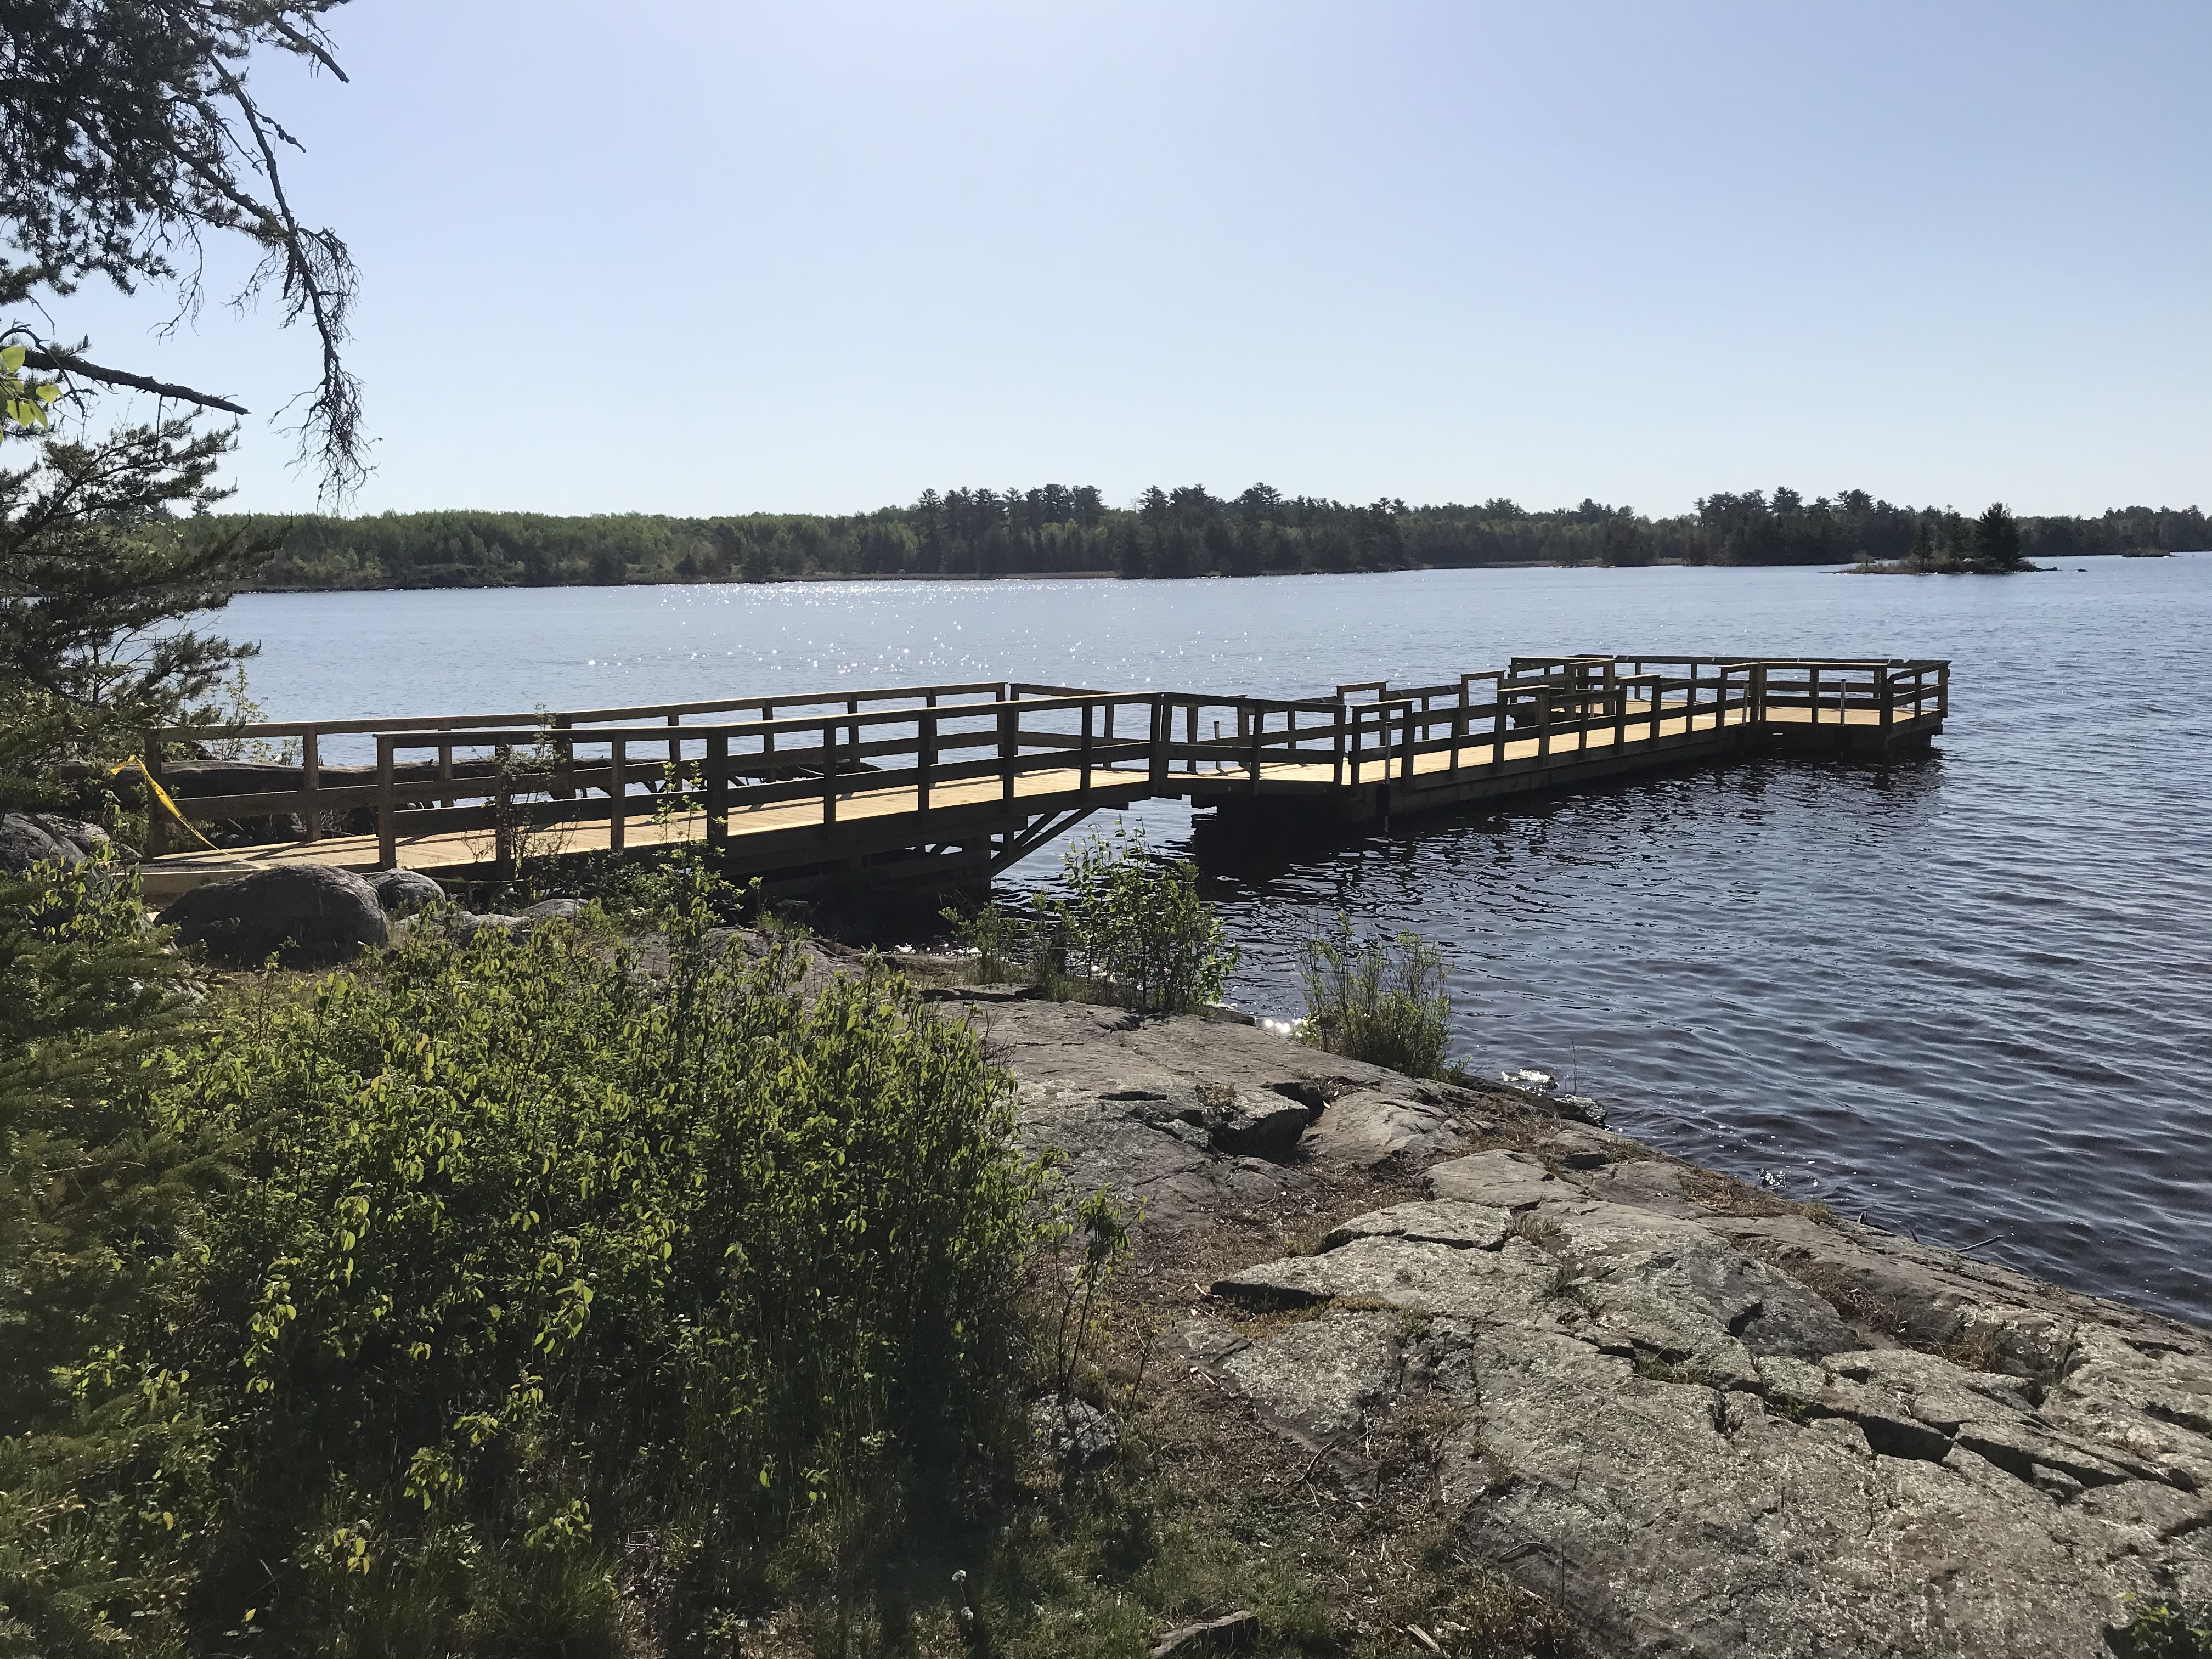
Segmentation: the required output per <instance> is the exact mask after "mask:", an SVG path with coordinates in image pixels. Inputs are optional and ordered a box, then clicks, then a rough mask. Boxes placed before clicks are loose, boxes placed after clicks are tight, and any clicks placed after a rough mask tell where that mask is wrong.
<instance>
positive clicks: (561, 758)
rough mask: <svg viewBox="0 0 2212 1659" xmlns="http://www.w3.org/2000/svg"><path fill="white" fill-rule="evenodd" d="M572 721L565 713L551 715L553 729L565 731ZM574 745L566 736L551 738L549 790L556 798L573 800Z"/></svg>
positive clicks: (574, 790)
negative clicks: (550, 782) (550, 783)
mask: <svg viewBox="0 0 2212 1659" xmlns="http://www.w3.org/2000/svg"><path fill="white" fill-rule="evenodd" d="M573 724H574V722H573V721H572V720H569V718H568V716H567V715H566V714H556V715H554V716H553V729H554V730H555V731H556V732H566V731H567V730H568V728H569V726H571V725H573ZM575 764H576V745H575V744H573V743H571V742H569V741H568V738H554V739H553V787H552V789H551V790H550V793H551V795H552V797H553V799H556V800H574V799H575V798H576V784H575V776H574V772H575Z"/></svg>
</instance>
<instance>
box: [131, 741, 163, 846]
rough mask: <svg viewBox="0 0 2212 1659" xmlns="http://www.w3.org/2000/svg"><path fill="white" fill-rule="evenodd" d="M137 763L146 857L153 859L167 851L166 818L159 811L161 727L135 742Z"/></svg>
mask: <svg viewBox="0 0 2212 1659" xmlns="http://www.w3.org/2000/svg"><path fill="white" fill-rule="evenodd" d="M138 763H139V764H140V765H141V766H143V767H144V768H145V769H146V775H145V776H144V777H143V778H142V779H141V780H140V781H141V782H143V784H144V785H145V786H146V856H147V857H148V858H149V859H157V858H160V857H161V854H164V853H166V852H167V851H168V850H169V815H168V814H167V812H166V811H162V810H161V794H160V791H161V727H160V726H150V727H149V728H148V729H147V731H146V733H145V735H144V736H143V737H141V738H139V739H138Z"/></svg>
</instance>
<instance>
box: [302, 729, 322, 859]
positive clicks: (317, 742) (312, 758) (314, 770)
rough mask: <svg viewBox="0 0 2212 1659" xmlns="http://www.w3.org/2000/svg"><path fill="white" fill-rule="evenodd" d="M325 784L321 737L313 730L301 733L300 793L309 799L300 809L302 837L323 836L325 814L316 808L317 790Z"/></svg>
mask: <svg viewBox="0 0 2212 1659" xmlns="http://www.w3.org/2000/svg"><path fill="white" fill-rule="evenodd" d="M322 785H323V749H322V742H321V739H320V738H319V737H318V736H317V735H316V734H315V733H314V732H301V733H300V793H301V794H303V795H305V796H306V797H307V800H306V802H305V803H304V804H303V805H301V809H300V826H301V828H300V839H301V841H320V840H321V839H322V838H323V815H322V814H321V813H320V812H319V811H316V810H315V792H316V791H317V790H318V789H319V788H321V787H322Z"/></svg>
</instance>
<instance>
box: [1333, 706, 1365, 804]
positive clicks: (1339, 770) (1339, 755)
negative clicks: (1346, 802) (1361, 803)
mask: <svg viewBox="0 0 2212 1659" xmlns="http://www.w3.org/2000/svg"><path fill="white" fill-rule="evenodd" d="M1354 781H1355V782H1356V781H1358V780H1356V779H1355V780H1354ZM1328 786H1329V787H1330V788H1332V789H1341V788H1343V787H1344V699H1343V698H1341V697H1339V698H1338V699H1337V700H1336V715H1335V718H1334V720H1331V721H1330V722H1329V727H1328Z"/></svg>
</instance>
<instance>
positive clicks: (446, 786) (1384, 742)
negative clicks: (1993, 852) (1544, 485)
mask: <svg viewBox="0 0 2212 1659" xmlns="http://www.w3.org/2000/svg"><path fill="white" fill-rule="evenodd" d="M1949 681H1950V665H1949V664H1948V662H1947V661H1943V660H1940V659H1901V658H1897V659H1886V660H1875V659H1838V658H1814V657H1807V658H1777V657H1723V656H1707V657H1695V656H1670V657H1659V656H1650V657H1626V656H1617V655H1606V654H1601V653H1583V654H1578V655H1572V656H1553V657H1527V656H1523V657H1516V658H1514V659H1511V662H1510V665H1509V666H1507V667H1505V668H1503V669H1498V668H1490V669H1480V670H1471V671H1467V672H1464V673H1462V674H1460V675H1459V676H1458V677H1457V678H1455V679H1454V680H1452V681H1450V682H1448V683H1444V684H1433V685H1400V686H1394V685H1393V684H1392V683H1391V682H1390V681H1389V680H1370V681H1362V682H1353V683H1346V684H1342V685H1340V686H1338V687H1336V688H1335V690H1334V695H1331V696H1317V697H1268V696H1241V695H1232V696H1219V695H1216V694H1212V693H1206V692H1200V691H1188V690H1144V691H1134V690H1131V691H1105V690H1094V689H1088V688H1083V687H1074V686H1066V685H1059V684H1042V683H1033V682H1026V681H964V682H957V683H951V684H939V685H922V686H908V687H890V688H883V687H872V688H866V689H862V690H849V691H836V690H830V691H808V692H793V693H785V694H769V695H764V696H744V697H732V698H721V699H714V700H709V701H696V702H684V703H654V704H637V705H628V706H623V707H618V708H605V709H575V710H562V711H551V710H544V711H539V710H533V711H532V713H531V714H527V715H523V714H499V715H490V716H483V715H469V716H461V715H448V716H438V715H433V716H417V717H413V718H399V717H392V718H381V717H380V718H378V719H375V720H316V721H292V722H286V721H258V722H254V723H252V724H251V725H247V726H222V727H210V726H200V727H183V726H179V727H169V728H161V729H158V730H157V731H156V732H153V733H149V744H148V745H147V749H146V756H147V759H148V762H149V768H148V769H149V773H150V774H151V775H153V776H154V777H155V780H156V781H159V780H160V779H161V775H162V772H161V764H160V754H161V744H162V742H164V741H179V740H183V739H185V738H190V737H193V736H196V735H214V736H222V737H239V736H247V737H252V736H256V735H270V734H283V735H290V736H297V737H301V738H302V739H303V744H302V753H301V763H300V764H299V765H298V767H297V768H296V769H285V770H283V771H280V772H279V773H278V776H279V777H280V778H282V779H283V781H284V783H285V787H275V788H269V787H260V788H252V789H251V792H250V793H243V792H242V793H233V794H222V793H200V792H191V791H179V792H176V793H173V794H172V795H171V797H170V799H173V800H174V801H175V803H176V805H177V809H178V811H179V815H180V816H182V817H185V820H186V821H187V822H193V823H220V822H224V821H230V822H239V823H251V822H252V821H254V820H259V819H269V818H280V819H281V818H285V817H296V818H297V819H298V820H300V823H299V826H298V827H297V829H295V830H293V831H292V832H291V833H290V836H289V838H291V839H295V840H300V841H306V842H313V841H315V840H316V839H318V838H319V836H321V835H322V834H323V833H324V832H325V825H326V824H327V823H331V821H332V820H333V819H339V820H341V821H342V819H343V816H344V815H349V814H357V815H359V816H358V817H356V819H355V825H354V827H353V828H352V829H342V830H341V831H340V832H341V833H356V832H357V830H358V829H362V828H366V827H367V825H368V821H369V820H371V819H373V820H374V825H375V829H376V834H377V837H378V842H379V850H380V854H386V855H388V853H389V850H390V848H392V845H393V844H394V843H395V842H396V841H397V840H398V837H399V836H401V835H403V834H406V833H412V832H413V831H415V830H418V829H419V830H422V831H423V832H425V833H435V832H437V831H439V830H441V829H454V830H473V829H479V828H482V827H483V826H484V825H485V824H486V823H494V824H496V823H506V822H507V821H508V820H509V819H510V817H513V815H515V814H517V813H520V818H519V819H516V821H518V822H519V821H521V820H523V819H526V820H529V821H531V822H533V823H534V822H543V823H594V822H599V821H605V822H606V823H607V825H608V842H609V845H610V846H611V848H620V847H621V846H622V844H623V836H624V831H623V827H622V826H623V821H624V819H625V817H628V816H629V815H630V809H631V808H632V807H641V808H646V810H648V811H651V810H655V809H659V810H668V809H680V810H683V811H691V810H694V809H695V808H699V807H708V809H709V810H710V811H711V812H712V813H713V815H714V826H710V838H713V839H718V840H719V839H720V838H721V837H722V835H723V832H724V831H725V830H726V828H727V824H728V822H729V817H730V815H731V814H732V813H745V812H750V811H754V810H755V809H757V808H765V807H769V806H774V805H781V804H787V803H791V802H799V801H807V800H818V801H819V803H820V806H819V822H820V823H821V824H822V826H823V827H824V828H825V829H827V828H828V827H829V826H832V825H835V824H836V823H837V821H838V818H839V816H840V811H841V807H840V803H841V801H843V800H845V799H848V798H849V797H851V796H852V795H854V793H856V792H857V793H868V792H872V791H887V792H890V793H893V794H896V793H897V792H899V791H902V790H907V789H911V790H912V791H913V792H914V794H913V797H912V808H911V810H912V811H915V813H917V814H920V815H927V814H928V813H930V812H931V811H933V799H934V792H936V791H937V790H939V788H940V787H953V786H956V785H957V786H960V793H959V799H961V800H962V801H963V802H965V803H969V804H971V805H972V804H974V803H975V801H976V800H978V799H980V797H979V796H978V794H977V792H976V790H975V782H976V781H978V780H981V779H986V778H995V779H997V780H998V781H999V785H1000V789H999V800H1000V805H1001V806H1002V807H1003V809H1004V811H1005V812H1006V814H1007V815H1018V814H1017V801H1018V797H1019V798H1026V797H1027V795H1030V794H1034V793H1036V792H1037V791H1038V790H1039V789H1043V790H1045V791H1046V792H1047V793H1049V792H1050V791H1051V790H1052V789H1054V788H1057V787H1060V786H1058V785H1054V784H1049V783H1046V784H1040V783H1036V782H1035V781H1024V780H1034V779H1036V777H1037V775H1040V774H1043V773H1048V772H1062V773H1065V774H1066V779H1065V780H1063V781H1064V782H1066V787H1067V788H1068V790H1069V792H1070V793H1071V795H1072V798H1073V800H1074V801H1075V802H1076V804H1077V805H1079V806H1080V805H1081V804H1082V803H1083V802H1085V801H1087V800H1089V799H1091V795H1092V792H1093V790H1094V788H1101V789H1105V790H1107V791H1109V792H1110V793H1113V794H1115V797H1116V799H1122V798H1126V799H1141V798H1142V797H1143V796H1144V795H1145V794H1146V793H1150V794H1156V795H1157V794H1170V795H1173V794H1188V795H1190V796H1192V798H1193V799H1198V798H1200V797H1201V796H1204V797H1206V798H1212V797H1213V796H1217V795H1218V794H1220V793H1223V792H1224V791H1225V790H1226V791H1229V792H1231V793H1236V792H1237V791H1238V790H1239V789H1242V790H1244V791H1249V793H1251V794H1253V795H1255V796H1256V795H1258V794H1260V793H1263V792H1265V791H1267V790H1269V789H1276V790H1281V789H1288V790H1290V791H1291V792H1293V793H1296V792H1298V791H1309V792H1311V791H1324V792H1326V791H1341V790H1344V789H1346V788H1352V789H1364V788H1365V787H1368V786H1370V785H1371V784H1376V783H1383V782H1387V783H1388V784H1389V785H1390V786H1391V787H1392V789H1393V790H1399V791H1412V792H1415V793H1427V792H1431V791H1436V790H1449V789H1451V788H1454V787H1460V786H1461V785H1462V784H1463V783H1464V782H1465V781H1467V780H1468V779H1469V778H1470V777H1471V776H1474V775H1476V774H1481V773H1487V772H1495V773H1508V774H1510V773H1514V772H1516V771H1519V770H1525V769H1529V768H1535V769H1546V768H1550V767H1553V766H1554V765H1556V764H1558V763H1559V762H1560V760H1561V757H1565V760H1566V762H1567V763H1569V764H1571V765H1577V766H1579V765H1582V764H1583V763H1585V762H1586V761H1587V760H1588V759H1589V757H1590V756H1591V755H1592V753H1593V751H1595V752H1596V753H1598V754H1599V755H1600V756H1602V755H1603V753H1604V751H1605V750H1608V749H1610V750H1611V751H1612V752H1613V754H1614V755H1625V754H1626V752H1627V751H1628V750H1629V749H1630V747H1631V745H1632V744H1637V745H1642V744H1650V745H1653V746H1655V747H1656V746H1671V745H1674V744H1682V745H1685V746H1686V750H1689V751H1691V752H1697V751H1699V749H1700V746H1701V745H1706V744H1710V743H1711V739H1712V738H1713V736H1714V735H1715V734H1717V733H1719V732H1723V730H1724V729H1726V728H1730V727H1746V728H1749V727H1753V726H1759V727H1764V728H1767V729H1770V730H1772V731H1776V732H1782V731H1786V730H1788V729H1789V728H1791V727H1793V726H1795V727H1802V726H1807V725H1814V726H1835V725H1851V726H1877V727H1880V728H1881V729H1882V730H1883V732H1885V738H1884V741H1885V742H1886V741H1887V732H1889V731H1891V730H1893V729H1894V728H1897V727H1899V726H1904V727H1906V728H1908V729H1910V730H1912V731H1928V730H1931V729H1934V727H1935V723H1936V722H1938V721H1940V720H1942V717H1943V716H1944V715H1945V714H1948V701H1949ZM1139 710H1142V711H1143V712H1142V713H1141V714H1139V713H1137V712H1136V711H1139ZM787 711H788V712H787ZM702 715H705V716H708V717H709V718H705V719H702V718H700V717H701V716H702ZM732 715H735V716H738V718H730V716H732ZM747 715H750V716H753V717H752V718H744V716H747ZM714 716H720V717H721V718H712V717H714ZM1117 722H1118V723H1119V724H1118V726H1117ZM1202 726H1203V728H1204V730H1203V731H1202V730H1201V727H1202ZM347 732H349V733H358V734H361V735H362V736H365V737H368V738H372V739H373V740H374V750H375V755H376V759H375V763H374V766H373V767H370V766H352V765H349V766H347V767H344V768H343V769H340V768H336V767H333V768H331V769H329V771H328V775H325V769H323V768H322V767H321V766H320V765H319V757H318V754H317V741H318V739H319V738H321V737H325V736H329V735H332V734H336V733H347ZM594 751H599V752H594ZM426 752H427V753H428V755H429V756H430V758H428V759H412V758H410V757H413V756H417V755H422V754H424V753H426ZM234 776H235V775H234ZM293 779H296V782H294V781H291V780H293ZM239 781H242V782H245V783H246V784H248V785H249V786H251V785H252V784H255V783H259V782H261V781H263V780H262V779H261V778H258V777H256V776H254V775H252V774H250V773H249V774H246V775H245V776H244V777H242V778H240V780H239ZM541 796H542V797H543V798H544V799H538V798H539V797H541ZM593 796H598V797H599V799H592V797H593ZM648 799H649V800H650V802H651V805H650V806H649V807H648V806H647V800H648ZM883 810H890V809H885V808H884V807H883V806H882V803H881V802H880V801H879V802H878V803H877V804H876V805H872V806H871V807H869V808H868V809H867V811H870V812H879V811H883ZM896 810H897V811H908V810H909V809H908V808H906V807H900V808H897V809H896ZM756 822H757V823H766V822H768V821H767V820H757V821H756ZM717 826H718V827H717ZM162 828H163V817H162V815H161V814H160V813H156V814H155V819H154V825H153V830H152V832H151V833H149V837H148V848H147V853H148V856H149V858H158V857H161V856H163V855H164V854H165V852H166V847H165V846H164V844H163V841H162ZM275 828H276V826H273V825H272V826H270V829H269V830H268V831H264V834H273V833H274V830H275ZM778 833H781V831H779V832H778Z"/></svg>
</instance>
